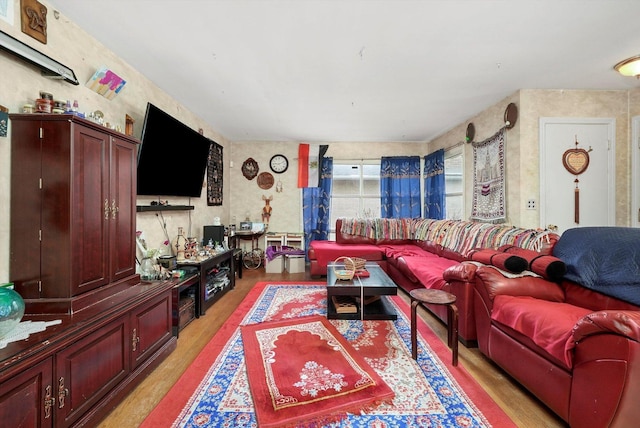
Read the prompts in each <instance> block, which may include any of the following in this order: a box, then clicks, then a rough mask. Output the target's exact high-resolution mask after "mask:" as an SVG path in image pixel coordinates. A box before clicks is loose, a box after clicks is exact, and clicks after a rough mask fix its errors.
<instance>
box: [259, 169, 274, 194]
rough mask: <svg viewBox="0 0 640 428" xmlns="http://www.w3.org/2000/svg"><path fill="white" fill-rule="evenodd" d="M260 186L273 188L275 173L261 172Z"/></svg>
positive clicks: (265, 188)
mask: <svg viewBox="0 0 640 428" xmlns="http://www.w3.org/2000/svg"><path fill="white" fill-rule="evenodd" d="M257 181H258V186H259V187H260V188H261V189H264V190H267V189H271V187H272V186H273V182H274V179H273V175H272V174H271V173H270V172H261V173H260V175H258V180H257Z"/></svg>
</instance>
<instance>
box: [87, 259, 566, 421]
mask: <svg viewBox="0 0 640 428" xmlns="http://www.w3.org/2000/svg"><path fill="white" fill-rule="evenodd" d="M301 280H305V281H306V280H322V279H318V278H311V277H310V276H309V274H308V273H299V274H288V273H283V274H267V273H265V271H264V269H258V270H254V271H248V270H244V271H243V277H242V279H238V278H236V287H235V289H233V290H232V291H230V292H228V293H227V294H226V295H224V296H223V297H222V298H221V299H220V300H219V301H218V302H216V303H215V304H214V306H212V307H211V308H210V309H209V310H208V311H207V313H206V315H204V316H202V317H200V318H198V319H196V320H194V321H193V322H191V324H189V325H188V326H187V327H186V328H185V329H184V330H182V331H181V332H180V335H179V338H178V347H177V349H176V350H175V351H174V352H173V353H172V354H171V355H169V357H167V359H165V360H164V361H163V362H162V363H161V365H160V366H159V367H158V368H157V369H156V370H155V371H153V373H151V374H150V375H149V376H148V377H147V378H146V379H145V380H144V381H143V382H142V383H141V384H140V385H139V386H138V387H137V388H136V389H135V390H133V391H132V392H131V393H130V394H129V396H128V397H127V398H126V399H125V400H124V401H123V402H122V403H121V404H120V405H119V406H118V407H116V408H115V409H114V410H113V411H112V412H111V413H110V414H109V415H108V416H107V417H106V418H105V419H104V420H103V421H102V422H101V423H100V424H99V427H101V428H129V427H137V426H138V425H140V423H141V422H142V421H143V420H144V419H145V417H146V416H147V415H148V414H149V413H150V412H151V411H152V410H153V408H154V407H155V406H156V405H157V404H158V402H159V401H160V400H161V399H162V398H163V397H164V396H165V394H166V393H167V392H168V391H169V389H170V388H171V387H172V386H173V384H174V383H175V382H176V381H177V380H178V378H179V377H180V376H181V375H182V373H183V372H184V371H185V370H186V369H187V367H188V366H189V365H190V364H191V362H192V361H193V360H194V359H195V358H196V356H197V355H198V353H199V352H200V350H201V349H202V348H203V347H204V346H205V345H206V344H207V343H208V342H209V340H210V339H211V337H213V335H214V334H215V333H216V332H217V331H218V329H219V328H220V327H221V326H222V324H223V323H224V322H225V320H226V319H227V318H228V317H229V315H231V313H232V312H233V311H234V309H235V308H236V307H237V306H238V304H239V303H240V302H241V301H242V299H244V297H245V296H246V295H247V293H248V292H249V291H250V290H251V288H252V287H253V285H254V284H255V283H256V282H259V281H274V282H277V281H301ZM398 292H399V294H400V295H401V296H402V297H403V298H404V299H405V300H406V301H407V302H409V297H408V295H407V294H406V293H404V292H402V291H401V290H399V291H398ZM418 313H419V315H420V316H421V317H422V319H424V321H425V322H426V323H427V324H428V325H429V327H430V328H431V329H432V330H433V331H434V332H435V333H436V334H437V335H438V337H440V339H441V340H442V341H443V342H445V343H446V328H445V326H444V325H443V324H442V323H441V322H440V320H439V319H437V318H436V317H434V316H433V315H431V313H429V312H428V311H426V310H423V309H420V310H419V311H418ZM459 364H460V365H462V366H464V368H465V369H466V370H467V371H468V372H469V373H470V374H471V375H472V376H473V377H474V378H475V379H476V380H477V382H478V383H479V384H480V385H481V386H482V387H483V388H484V389H485V390H486V391H487V392H488V393H489V395H490V396H491V397H492V398H493V399H494V400H495V401H496V403H498V405H499V406H500V407H501V408H502V409H503V410H504V411H505V413H506V414H507V415H509V417H510V418H511V419H512V420H513V421H514V422H515V423H516V424H517V425H518V426H519V427H536V428H542V427H549V428H552V427H566V426H567V425H566V424H565V423H564V422H563V421H562V420H561V419H560V418H558V417H557V416H556V415H555V414H554V413H552V412H551V411H550V410H548V409H547V408H546V407H545V406H544V405H543V404H541V403H540V402H539V401H538V400H537V399H536V398H535V397H533V396H532V395H531V394H530V393H529V392H528V391H526V390H525V389H523V388H522V387H520V386H519V384H518V383H517V382H516V381H514V380H512V379H511V378H510V377H509V376H508V375H507V374H506V373H504V372H503V371H502V370H501V369H500V368H498V367H497V366H495V365H494V364H493V363H492V362H491V361H489V360H488V359H487V358H485V357H484V356H483V355H482V354H481V353H480V351H478V349H476V348H466V347H465V346H463V345H462V344H460V345H459ZM159 428H160V427H159Z"/></svg>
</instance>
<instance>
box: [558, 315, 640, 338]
mask: <svg viewBox="0 0 640 428" xmlns="http://www.w3.org/2000/svg"><path fill="white" fill-rule="evenodd" d="M603 333H611V334H618V335H621V336H625V337H627V338H629V339H631V340H635V341H636V342H640V311H620V310H606V311H597V312H593V313H590V314H589V315H586V316H584V317H583V318H582V319H580V321H578V322H577V323H576V325H575V326H574V327H573V331H572V333H571V334H572V338H573V342H574V343H578V342H580V341H581V340H583V339H585V338H587V337H589V336H593V335H596V334H603Z"/></svg>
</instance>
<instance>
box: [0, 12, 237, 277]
mask: <svg viewBox="0 0 640 428" xmlns="http://www.w3.org/2000/svg"><path fill="white" fill-rule="evenodd" d="M42 3H44V4H45V5H46V6H47V7H48V9H49V13H48V20H47V22H48V41H47V44H46V45H45V44H42V43H40V42H38V41H37V40H35V39H33V38H31V37H29V36H27V35H26V34H24V33H22V31H21V30H20V17H19V11H20V7H19V5H20V2H19V0H15V1H14V4H15V7H14V9H15V17H14V24H13V25H10V24H8V23H7V22H5V21H2V20H0V30H2V31H3V32H5V33H8V34H10V35H11V36H13V37H15V38H17V39H18V40H20V41H22V42H23V43H26V44H28V45H29V46H32V47H33V48H34V49H36V50H38V51H40V52H42V53H43V54H45V55H48V56H50V57H51V58H53V59H55V60H57V61H58V62H61V63H62V64H65V65H66V66H67V67H69V68H71V69H72V70H73V71H74V72H75V74H76V76H77V78H78V80H79V81H80V85H79V86H74V85H71V84H69V83H65V82H62V81H59V80H51V79H48V78H44V77H42V76H41V75H40V71H39V70H37V69H36V68H34V67H32V66H31V65H28V64H27V63H25V62H23V61H22V60H19V59H17V58H15V57H13V56H11V55H8V54H6V53H4V51H0V70H1V75H2V78H0V104H2V105H3V106H5V107H8V108H9V109H10V112H12V113H16V112H19V111H20V108H21V106H22V105H23V104H25V103H32V104H33V103H34V100H35V99H36V98H38V94H39V91H40V90H44V91H47V92H50V93H52V94H53V95H54V98H55V99H62V100H66V99H69V100H74V99H75V100H78V102H79V105H80V111H84V112H87V113H88V112H90V111H94V110H101V111H102V112H103V113H104V115H105V119H106V121H108V122H110V123H112V124H114V125H115V124H117V125H120V126H121V127H122V129H124V119H125V115H126V114H128V115H129V116H131V117H133V118H134V120H135V127H134V129H135V132H134V135H135V136H136V137H140V132H141V127H142V122H143V118H144V113H145V109H146V104H147V101H150V102H152V103H153V104H155V105H157V106H158V107H160V108H161V109H163V110H165V111H166V112H167V113H169V114H171V115H173V116H175V117H176V118H178V119H179V120H181V121H183V122H184V123H186V124H187V125H188V126H190V127H191V128H193V129H196V130H197V129H199V128H202V129H203V131H204V135H206V136H207V137H209V138H212V139H214V140H215V141H217V142H218V143H220V144H221V145H223V146H224V147H225V149H224V150H225V156H226V155H227V153H229V151H230V150H229V142H228V141H227V140H226V139H225V138H224V137H222V136H221V135H219V134H217V133H216V131H215V130H214V129H212V128H211V127H210V126H209V125H207V124H206V123H205V122H204V121H203V120H202V119H200V117H198V115H197V113H194V112H190V111H188V110H187V109H186V108H184V106H182V105H180V104H179V103H178V102H176V101H175V100H174V99H172V98H171V97H170V96H169V95H167V94H166V93H165V92H163V91H162V90H160V89H159V88H158V87H157V86H156V85H154V84H153V82H151V81H150V80H149V79H147V78H145V77H144V76H143V75H141V74H140V73H139V72H137V71H136V70H135V69H133V68H132V67H131V66H130V65H128V64H127V63H126V62H124V61H123V60H121V59H120V58H118V57H117V56H116V55H114V54H113V52H111V51H109V50H108V49H106V48H105V47H104V46H103V45H101V44H100V43H98V42H97V41H96V40H95V39H93V38H92V37H90V36H89V35H88V34H87V33H85V32H84V31H83V30H81V29H79V28H78V27H77V26H76V25H75V24H74V23H72V22H70V21H69V20H68V19H66V18H65V16H64V15H60V16H59V18H58V19H56V18H55V17H54V13H53V10H54V9H53V7H51V5H49V4H47V2H46V1H43V2H42ZM103 65H106V66H108V67H110V68H111V69H112V70H113V71H114V72H116V73H117V74H119V75H120V76H121V77H122V78H123V79H125V80H126V81H127V84H126V86H125V87H124V89H123V90H122V92H121V93H120V94H119V95H118V96H117V97H115V98H114V99H113V100H111V101H109V100H108V99H106V98H104V97H102V96H101V95H98V94H97V93H95V92H93V91H91V90H90V89H88V88H86V87H85V86H84V84H85V83H86V82H87V81H88V80H89V78H90V77H91V76H92V75H93V73H94V72H95V71H96V69H97V68H98V67H100V66H103ZM10 133H11V126H9V136H8V137H7V138H0V282H6V281H8V280H9V227H10V226H9V207H10V205H9V203H10V200H9V193H10V182H9V180H10V168H11V162H10V159H11V144H17V142H13V141H11V135H10ZM181 167H183V166H181V165H180V157H179V153H172V154H168V156H167V164H166V165H158V174H176V175H179V171H180V168H181ZM228 177H229V176H228V170H225V177H224V179H225V180H228ZM229 190H230V187H229V186H228V185H225V194H224V201H225V205H224V206H222V207H207V204H206V198H205V197H204V195H205V193H204V191H203V197H201V198H200V199H191V200H190V201H189V200H188V199H182V200H181V199H178V198H171V199H170V202H171V203H173V204H188V203H190V204H191V205H195V206H196V209H195V210H194V211H190V212H170V214H168V215H166V216H165V220H166V221H167V227H168V229H169V234H170V236H171V237H172V238H173V237H174V236H175V234H176V233H177V228H178V226H182V227H184V228H185V230H188V229H189V227H191V229H192V231H193V232H194V233H195V232H196V231H197V235H198V236H201V235H202V225H204V224H210V223H211V221H212V219H213V217H215V216H218V217H226V216H227V215H228V201H229V194H230V192H229ZM149 202H150V200H149V199H143V198H140V199H139V200H138V203H139V204H148V203H149ZM137 228H138V230H143V231H144V232H145V234H146V235H147V238H148V240H149V243H150V245H153V246H158V245H160V243H161V242H162V240H163V239H164V238H163V236H164V235H163V233H162V229H161V228H160V226H159V222H158V218H157V217H156V215H155V214H154V213H141V214H138V216H137ZM12 238H13V239H20V237H12Z"/></svg>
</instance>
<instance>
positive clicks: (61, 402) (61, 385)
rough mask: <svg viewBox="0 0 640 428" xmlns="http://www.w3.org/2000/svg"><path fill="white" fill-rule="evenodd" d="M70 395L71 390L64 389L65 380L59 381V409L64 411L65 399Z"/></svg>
mask: <svg viewBox="0 0 640 428" xmlns="http://www.w3.org/2000/svg"><path fill="white" fill-rule="evenodd" d="M68 395H69V390H68V389H67V388H65V387H64V378H63V377H61V378H60V380H58V408H59V409H64V398H65V397H66V396H68Z"/></svg>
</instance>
